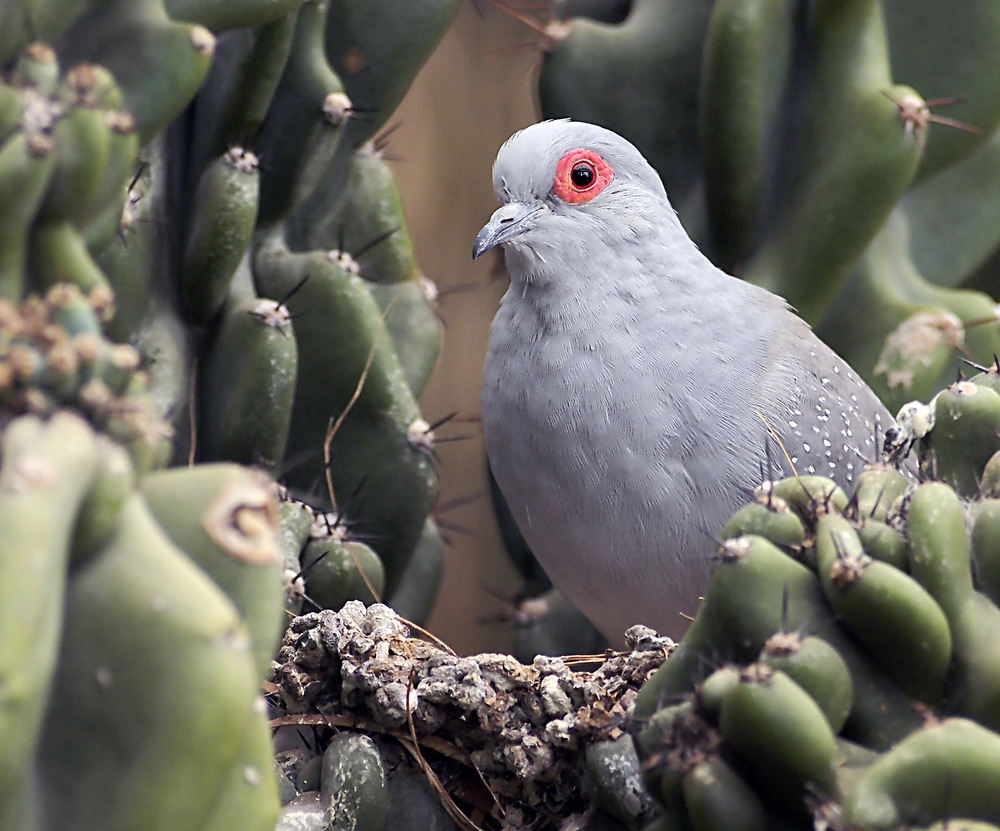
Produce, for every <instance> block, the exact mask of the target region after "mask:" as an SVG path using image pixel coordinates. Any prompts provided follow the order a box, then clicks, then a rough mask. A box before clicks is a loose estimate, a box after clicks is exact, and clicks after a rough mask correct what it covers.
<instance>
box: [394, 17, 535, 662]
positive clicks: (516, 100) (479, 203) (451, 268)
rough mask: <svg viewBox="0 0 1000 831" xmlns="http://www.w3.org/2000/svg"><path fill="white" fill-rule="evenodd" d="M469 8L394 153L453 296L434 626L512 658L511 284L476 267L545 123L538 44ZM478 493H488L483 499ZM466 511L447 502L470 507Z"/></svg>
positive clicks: (425, 255)
mask: <svg viewBox="0 0 1000 831" xmlns="http://www.w3.org/2000/svg"><path fill="white" fill-rule="evenodd" d="M480 5H481V7H482V8H481V9H477V8H476V7H475V6H474V5H473V4H472V3H471V2H464V3H462V5H461V7H460V10H459V13H458V17H457V19H456V20H455V23H454V25H453V26H452V28H451V29H450V31H449V32H448V34H447V35H445V37H444V40H443V41H442V42H441V44H440V45H439V46H438V48H437V50H436V51H435V53H434V55H433V56H432V57H431V59H430V60H429V61H428V62H427V64H426V65H425V66H424V68H423V69H422V70H421V72H420V74H419V75H418V76H417V79H416V81H415V82H414V84H413V86H412V88H411V89H410V92H409V93H408V95H407V97H406V99H405V100H404V101H403V103H402V105H401V106H400V107H399V109H398V110H397V111H396V114H395V116H394V117H393V119H392V121H391V122H390V123H389V128H393V127H395V129H394V130H393V132H392V134H391V136H390V139H389V145H388V148H389V149H388V151H387V157H388V158H390V159H391V160H392V164H393V168H394V170H395V172H396V175H397V176H398V177H399V182H400V187H401V189H402V193H403V200H404V203H405V206H406V214H407V224H408V227H409V230H410V234H411V237H412V239H413V244H414V248H415V250H416V256H417V261H418V262H419V263H420V266H421V268H422V270H423V272H424V274H426V275H427V276H428V277H429V278H431V279H432V280H434V281H435V282H436V283H437V286H438V289H439V290H440V291H441V294H442V297H441V302H440V312H441V317H442V318H443V320H444V323H445V327H446V328H445V342H444V350H443V353H442V356H441V361H440V363H439V365H438V368H437V372H436V373H435V376H434V378H433V379H432V380H431V383H430V386H429V387H428V389H427V391H426V392H425V393H424V396H423V398H422V399H421V405H422V409H423V412H424V416H425V417H426V418H427V420H428V421H434V420H435V419H437V418H440V417H442V416H445V415H447V414H448V413H451V412H457V413H458V415H457V416H456V417H455V419H454V420H453V421H452V423H451V424H449V425H448V426H445V427H443V428H441V429H440V430H438V435H439V436H441V437H445V436H468V438H467V439H465V440H462V441H453V442H444V443H441V444H439V445H438V449H437V455H438V458H439V460H440V464H439V472H440V483H441V493H440V497H439V499H438V511H436V516H437V517H438V519H439V521H440V522H441V523H442V524H443V525H444V528H443V530H444V532H445V533H446V535H447V540H448V542H449V545H448V547H447V549H446V565H445V578H444V584H443V585H442V587H441V592H440V594H439V597H438V604H437V608H436V610H435V613H434V615H433V616H432V618H431V620H430V622H429V624H428V628H429V629H430V630H431V631H432V632H433V633H434V634H435V635H437V636H438V637H440V638H441V639H443V640H444V641H445V642H447V643H448V644H449V645H450V646H451V647H452V648H453V649H455V650H456V651H458V652H460V653H463V654H469V653H472V652H484V651H498V650H503V651H508V650H509V649H510V648H511V645H512V643H513V630H512V628H511V625H510V624H509V623H504V622H503V621H502V620H501V618H503V617H504V616H505V614H506V613H507V612H508V610H509V606H508V604H505V602H504V600H503V598H509V597H512V596H513V595H514V593H515V592H516V591H517V588H518V586H519V580H518V578H517V575H516V573H515V572H514V570H513V568H512V567H511V566H510V564H509V563H508V562H507V560H506V558H505V555H504V554H503V550H502V548H501V543H500V538H499V534H498V532H497V530H496V524H495V521H494V518H493V513H492V509H491V508H490V503H489V499H488V496H487V484H486V478H485V467H484V455H483V441H482V430H481V429H480V426H479V383H480V381H479V379H480V372H481V371H482V366H483V356H484V355H485V352H486V341H487V337H488V334H489V324H490V321H491V320H492V318H493V314H494V312H495V310H496V307H497V303H498V302H499V300H500V297H501V295H502V294H503V292H504V290H505V288H506V285H507V280H506V274H505V273H502V274H496V273H493V276H492V279H491V273H492V272H495V269H496V267H497V260H496V259H494V258H492V257H489V256H487V257H484V258H482V259H481V260H477V261H476V262H473V261H472V254H471V251H472V241H473V239H474V238H475V235H476V232H477V231H478V230H479V229H480V228H481V227H482V225H483V224H484V223H485V222H486V220H487V219H488V218H489V216H490V214H491V213H492V212H493V211H494V210H495V209H496V207H497V204H498V203H497V200H496V197H495V196H494V194H493V186H492V181H491V169H492V165H493V159H494V157H495V156H496V152H497V150H498V149H499V147H500V145H501V144H502V143H503V141H504V140H505V139H506V138H507V137H508V136H509V135H510V134H511V133H513V132H514V131H515V130H517V129H520V128H521V127H524V126H526V125H528V124H531V123H532V122H534V121H536V120H537V116H536V109H535V100H534V73H535V68H536V65H537V62H538V55H539V48H538V46H537V37H536V36H535V34H534V33H533V32H532V31H531V30H530V29H529V28H528V27H526V26H525V25H523V24H521V23H518V22H517V21H515V20H513V19H511V18H510V17H509V16H507V15H505V14H503V13H502V12H500V11H499V10H497V9H496V8H494V7H492V6H490V5H489V4H488V3H486V2H483V3H481V4H480ZM477 495H478V496H477ZM470 497H477V498H473V499H471V501H468V502H467V503H465V504H459V505H456V506H455V507H453V508H449V507H448V506H449V505H450V504H451V503H456V502H459V503H460V502H462V501H463V500H466V499H469V498H470Z"/></svg>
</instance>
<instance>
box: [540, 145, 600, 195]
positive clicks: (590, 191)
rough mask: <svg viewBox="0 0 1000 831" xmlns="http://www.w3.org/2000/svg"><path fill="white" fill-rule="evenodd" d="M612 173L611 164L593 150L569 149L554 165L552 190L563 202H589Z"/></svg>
mask: <svg viewBox="0 0 1000 831" xmlns="http://www.w3.org/2000/svg"><path fill="white" fill-rule="evenodd" d="M614 175H615V174H614V171H613V170H612V169H611V166H610V165H609V164H608V163H607V162H606V161H604V159H602V158H601V156H600V155H599V154H597V153H595V152H594V151H593V150H584V149H578V150H570V151H569V152H568V153H567V154H566V155H564V156H563V157H562V158H561V159H560V160H559V164H558V165H556V178H555V182H554V183H553V185H552V192H553V193H554V194H555V195H556V196H557V197H559V198H560V199H562V201H563V202H571V203H579V202H589V201H590V200H591V199H593V198H594V197H595V196H597V194H599V193H600V192H601V191H602V190H604V188H605V187H607V184H608V182H610V181H611V180H612V179H613V178H614Z"/></svg>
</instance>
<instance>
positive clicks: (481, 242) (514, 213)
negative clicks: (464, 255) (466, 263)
mask: <svg viewBox="0 0 1000 831" xmlns="http://www.w3.org/2000/svg"><path fill="white" fill-rule="evenodd" d="M541 208H542V206H541V205H540V204H533V205H532V204H525V203H523V202H510V203H508V204H506V205H501V206H500V207H499V208H497V209H496V210H495V211H494V212H493V216H491V217H490V221H489V222H487V223H486V224H485V225H484V226H483V227H482V229H481V230H480V231H479V233H478V234H476V242H475V243H474V244H473V246H472V259H476V257H478V256H479V255H480V254H483V253H485V252H487V251H489V250H490V249H491V248H496V247H497V246H498V245H502V244H503V243H505V242H507V241H508V240H510V239H511V238H512V237H516V236H517V235H518V234H520V233H521V232H522V231H525V230H527V227H528V226H527V225H526V220H527V219H529V218H530V217H532V216H534V215H535V214H536V213H537V212H538V211H539V210H541Z"/></svg>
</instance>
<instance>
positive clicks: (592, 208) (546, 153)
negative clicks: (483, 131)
mask: <svg viewBox="0 0 1000 831" xmlns="http://www.w3.org/2000/svg"><path fill="white" fill-rule="evenodd" d="M493 188H494V190H495V191H496V194H497V198H498V199H499V200H500V202H501V203H502V205H501V207H500V208H498V209H497V210H496V211H495V212H494V213H493V216H492V217H490V221H489V222H487V223H486V225H485V226H484V227H483V229H482V230H481V231H480V232H479V234H478V235H477V236H476V241H475V244H474V246H473V249H472V256H473V258H476V257H478V256H479V255H481V254H483V253H485V252H486V251H489V250H490V249H491V248H495V247H496V246H498V245H500V246H503V247H504V248H505V249H506V251H507V254H508V263H510V255H511V254H512V253H513V254H516V255H520V257H523V258H524V259H525V261H527V262H536V263H537V262H538V261H541V262H547V261H549V260H550V259H562V258H565V257H567V256H583V257H586V256H587V253H588V251H590V250H591V249H592V247H593V246H594V245H595V244H604V245H608V244H610V245H611V246H612V247H614V246H617V245H618V244H619V243H621V242H626V243H627V242H628V241H630V240H635V239H638V238H643V237H647V236H648V235H650V234H654V233H660V232H661V231H662V230H663V228H664V225H669V224H672V223H675V222H676V221H677V220H676V215H675V214H674V211H673V209H672V208H671V206H670V203H669V201H668V200H667V194H666V191H665V190H664V188H663V183H662V182H661V181H660V178H659V176H658V175H657V173H656V171H655V170H653V168H652V167H651V166H650V165H649V163H648V162H647V161H646V160H645V159H644V158H643V157H642V154H641V153H640V152H639V151H638V150H637V149H636V148H635V147H634V146H632V145H631V144H630V143H629V142H627V141H626V140H625V139H623V138H622V137H621V136H619V135H618V134H617V133H613V132H611V131H610V130H606V129H604V128H603V127H598V126H596V125H594V124H586V123H583V122H579V121H569V120H565V119H563V120H558V121H543V122H541V123H539V124H534V125H532V126H530V127H527V128H525V129H524V130H521V131H520V132H518V133H515V134H514V135H513V136H511V137H510V138H509V139H508V140H507V141H506V143H505V144H504V145H503V147H501V148H500V152H499V154H498V155H497V160H496V163H495V164H494V165H493Z"/></svg>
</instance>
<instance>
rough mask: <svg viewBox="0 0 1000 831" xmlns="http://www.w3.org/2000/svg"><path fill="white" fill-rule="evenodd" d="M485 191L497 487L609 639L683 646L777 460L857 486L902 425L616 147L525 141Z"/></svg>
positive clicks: (610, 137)
mask: <svg viewBox="0 0 1000 831" xmlns="http://www.w3.org/2000/svg"><path fill="white" fill-rule="evenodd" d="M493 185H494V189H495V191H496V195H497V198H498V199H499V201H500V203H501V205H500V207H499V208H498V209H497V210H496V211H495V212H494V213H493V215H492V216H491V217H490V219H489V221H488V222H487V223H486V225H485V226H484V227H483V228H482V230H481V231H480V232H479V234H478V235H477V237H476V240H475V244H474V246H473V257H474V258H475V257H479V256H481V255H482V254H484V253H485V252H487V251H489V250H491V249H494V248H497V247H499V248H501V249H503V254H504V260H505V263H506V267H507V271H508V272H509V275H510V286H509V287H508V289H507V291H506V293H505V294H504V296H503V299H502V300H501V302H500V306H499V309H498V311H497V313H496V316H495V318H494V320H493V323H492V325H491V328H490V338H489V346H488V350H487V355H486V359H485V365H484V368H483V377H482V393H481V400H480V403H481V408H482V425H483V434H484V440H485V446H486V453H487V457H488V459H489V463H490V466H491V468H492V470H493V474H494V475H495V477H496V482H497V484H498V485H499V488H500V490H501V492H502V493H503V495H504V498H505V499H506V501H507V503H508V504H509V506H510V510H511V512H512V514H513V516H514V518H515V521H516V523H517V525H518V527H519V529H520V531H521V533H522V535H523V536H524V538H525V540H526V541H527V543H528V544H529V545H530V547H531V549H532V551H533V552H534V554H535V556H536V557H537V558H538V560H539V562H540V564H541V565H542V567H543V568H544V570H545V572H546V573H547V574H548V576H549V578H550V579H551V580H552V582H553V584H554V585H555V586H556V587H557V588H558V589H559V590H560V591H561V592H562V593H563V594H564V595H565V596H566V597H567V598H569V599H570V600H571V601H572V602H573V603H574V604H575V605H576V606H577V607H578V608H579V609H580V610H581V611H582V612H583V613H584V615H586V617H588V618H589V619H590V620H591V621H592V622H593V623H594V625H595V626H596V627H597V628H598V629H599V630H600V631H601V632H602V633H603V634H604V636H605V637H606V638H607V639H608V640H609V641H610V642H612V643H616V644H619V643H622V641H623V634H624V632H625V630H626V629H627V628H628V627H630V626H631V625H633V624H644V625H647V626H651V627H653V628H655V629H657V630H658V631H659V632H661V633H662V634H666V635H669V636H671V637H674V638H675V639H676V638H679V637H680V636H681V635H682V634H683V632H684V630H685V628H686V627H687V625H688V623H689V622H690V618H691V617H692V616H693V615H694V614H695V612H696V611H697V608H698V601H699V596H700V595H701V594H702V593H703V592H704V590H705V588H706V586H707V583H708V578H709V574H710V571H711V567H712V562H713V553H714V552H715V550H716V547H717V539H716V537H717V535H718V533H719V531H720V530H721V529H722V527H723V525H724V524H725V521H726V520H727V518H728V517H729V516H730V515H731V514H732V513H733V512H734V511H735V510H736V509H737V508H739V507H740V506H741V505H743V504H745V503H746V502H747V501H748V498H749V496H750V494H751V492H752V491H753V489H754V487H755V486H757V485H760V484H761V480H762V473H763V477H764V478H767V476H768V474H769V467H768V466H769V465H771V467H772V469H773V473H774V477H773V478H777V476H778V474H780V475H788V474H791V473H792V472H793V471H794V472H795V473H798V474H799V475H802V474H813V473H815V474H821V475H824V476H828V477H830V478H832V479H833V480H834V481H836V482H837V483H838V484H840V485H841V486H844V487H848V486H849V485H850V482H851V480H852V478H853V477H854V475H856V474H857V473H859V472H860V471H861V470H862V468H863V467H864V464H865V462H866V461H871V460H874V459H875V458H876V457H877V455H878V439H879V435H880V432H881V431H882V430H884V429H885V428H887V427H889V426H891V425H892V424H893V420H892V418H891V416H890V414H889V413H888V411H887V410H886V409H885V407H884V406H883V405H882V404H881V403H880V401H879V400H878V398H877V397H876V396H875V394H874V393H873V392H872V391H871V390H870V389H869V388H868V387H867V386H866V384H865V383H864V382H863V381H862V380H861V379H860V378H859V377H858V376H857V374H856V373H855V372H854V371H853V370H852V369H851V368H850V367H849V366H848V365H847V364H846V363H845V362H844V361H843V360H842V359H841V358H840V357H838V356H837V355H836V354H835V353H834V352H833V351H832V350H831V349H830V348H829V347H827V346H826V345H825V344H824V343H823V342H822V341H821V340H820V339H819V338H818V337H817V336H816V335H815V334H814V333H813V332H812V330H811V329H810V328H809V326H808V325H807V324H806V323H805V322H804V321H803V320H802V319H801V318H800V317H798V316H797V315H796V314H795V313H794V312H793V311H792V310H791V309H790V308H789V306H788V305H787V303H786V302H785V301H784V300H783V299H782V298H780V297H778V296H777V295H775V294H772V293H770V292H768V291H766V290H764V289H762V288H759V287H757V286H754V285H751V284H750V283H747V282H745V281H743V280H740V279H737V278H735V277H732V276H730V275H728V274H726V273H724V272H723V271H721V270H719V269H718V268H716V267H715V266H714V265H713V264H712V263H711V262H710V261H709V259H708V258H707V257H706V256H705V255H704V254H703V253H702V252H701V251H700V250H699V249H698V247H697V246H696V245H695V243H694V242H693V241H692V240H691V239H690V237H689V236H688V234H687V233H686V232H685V230H684V228H683V227H682V225H681V223H680V221H679V219H678V216H677V214H676V212H675V211H674V209H673V208H672V206H671V204H670V201H669V199H668V197H667V194H666V191H665V189H664V186H663V184H662V182H661V180H660V178H659V176H658V175H657V173H656V171H655V170H654V169H653V168H652V167H651V166H650V165H649V164H648V163H647V162H646V160H645V159H644V158H643V156H642V155H641V154H640V152H639V151H638V150H637V149H636V148H635V147H634V146H633V145H631V144H630V143H629V142H628V141H626V140H625V139H624V138H622V137H621V136H619V135H617V134H616V133H613V132H611V131H609V130H607V129H604V128H602V127H599V126H596V125H593V124H586V123H581V122H576V121H570V120H554V121H544V122H541V123H538V124H534V125H532V126H529V127H527V128H525V129H523V130H521V131H520V132H518V133H515V134H514V135H513V136H512V137H511V138H510V139H508V140H507V142H506V143H505V144H504V145H503V146H502V147H501V149H500V151H499V153H498V155H497V159H496V162H495V164H494V167H493ZM769 444H770V452H769V451H768V445H769ZM779 447H780V448H781V450H779V449H778V448H779Z"/></svg>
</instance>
